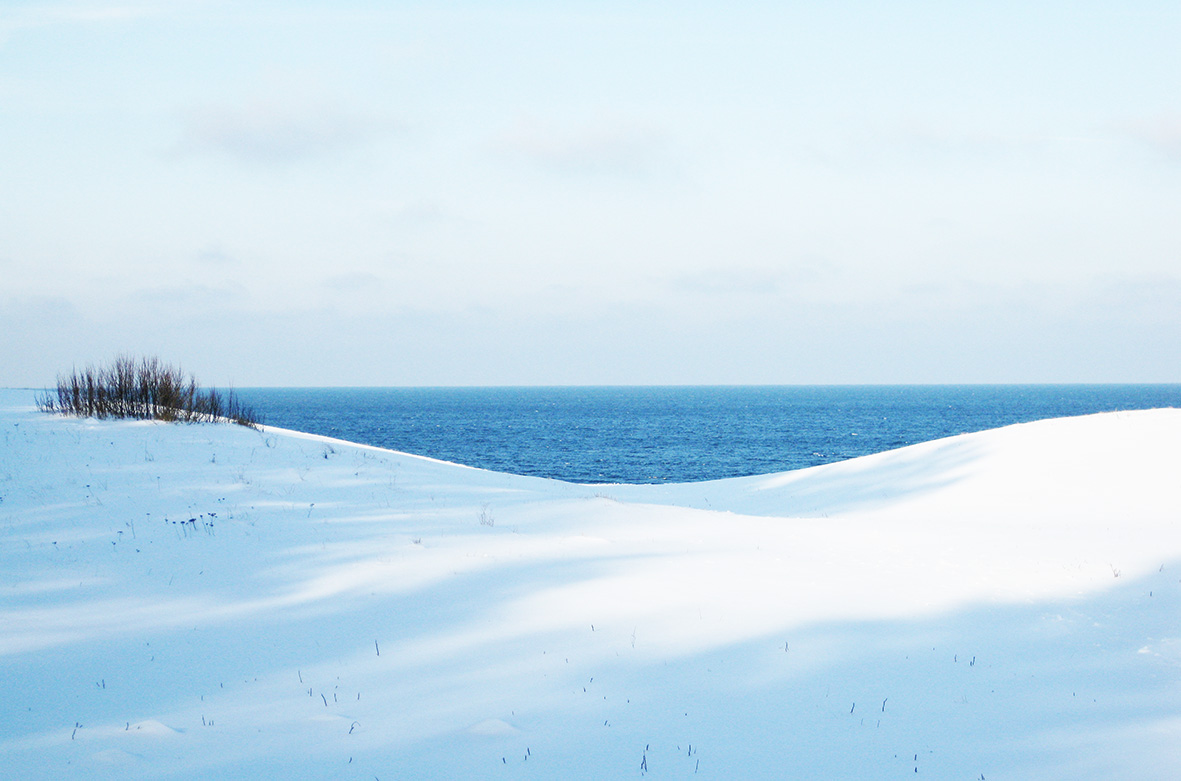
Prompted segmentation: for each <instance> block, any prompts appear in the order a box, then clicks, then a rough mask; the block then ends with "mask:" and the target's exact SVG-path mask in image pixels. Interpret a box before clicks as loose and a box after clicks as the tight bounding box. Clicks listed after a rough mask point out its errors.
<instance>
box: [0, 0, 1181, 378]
mask: <svg viewBox="0 0 1181 781" xmlns="http://www.w3.org/2000/svg"><path fill="white" fill-rule="evenodd" d="M1178 40H1181V5H1179V4H1177V3H1176V2H1136V1H1135V0H1133V1H1132V2H1124V3H1118V4H1117V3H1111V2H1104V3H1097V2H1053V1H1047V2H1034V3H1027V2H1023V3H1016V2H963V3H942V2H906V3H900V2H899V3H888V2H842V1H840V0H838V2H832V3H814V2H751V1H748V0H737V1H736V2H727V3H721V2H694V3H672V2H667V3H666V2H655V1H651V2H644V1H643V0H640V1H639V2H627V3H622V2H611V1H609V0H608V1H604V2H548V3H543V2H524V1H522V2H494V1H492V0H488V1H486V2H435V3H417V2H399V3H378V2H356V1H353V0H345V1H344V2H333V3H328V2H311V1H309V2H274V3H266V2H252V1H251V0H245V1H244V2H217V1H215V0H209V1H205V0H171V1H169V2H164V1H163V0H159V1H157V0H127V1H126V2H118V3H108V2H89V1H87V0H79V1H78V2H69V1H68V0H67V1H63V2H21V1H20V0H0V334H2V336H0V386H34V387H40V386H44V385H47V384H51V383H52V382H53V381H54V378H55V376H56V375H57V373H59V372H62V371H68V370H69V369H70V368H71V367H72V366H75V365H77V366H81V365H83V364H86V363H89V362H101V361H105V360H108V359H110V358H111V357H113V356H114V355H115V354H117V353H130V354H141V353H144V354H155V355H158V356H160V357H161V358H163V359H165V360H167V361H170V362H174V363H178V364H181V365H182V366H183V367H184V368H185V369H186V370H189V371H191V372H193V373H194V374H196V375H197V376H198V377H199V378H200V379H201V380H202V382H204V383H205V384H217V385H236V386H238V387H247V386H281V385H295V386H301V385H320V386H334V385H585V384H609V385H613V384H796V383H974V382H999V383H1008V382H1181V231H1179V230H1178V229H1177V226H1178V225H1181V47H1179V46H1177V41H1178Z"/></svg>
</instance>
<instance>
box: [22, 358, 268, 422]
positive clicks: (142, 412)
mask: <svg viewBox="0 0 1181 781" xmlns="http://www.w3.org/2000/svg"><path fill="white" fill-rule="evenodd" d="M37 406H38V407H39V408H40V409H41V411H42V412H50V413H56V414H59V415H78V416H81V417H90V418H133V419H137V420H167V421H180V422H185V423H210V422H233V423H237V424H239V425H242V426H248V427H250V428H257V427H258V426H259V420H258V418H257V417H256V416H255V414H254V411H253V410H252V409H251V408H249V407H244V406H242V404H241V403H240V402H239V401H238V399H237V397H235V396H234V393H233V391H229V392H226V393H224V394H223V393H221V392H220V391H217V390H212V389H211V390H204V389H202V388H201V386H200V385H198V384H197V380H196V379H194V378H193V377H191V376H189V375H186V374H185V373H184V372H183V371H181V370H180V369H179V368H176V367H174V366H170V365H168V364H166V363H163V362H162V361H161V360H160V359H159V358H156V357H145V358H140V359H138V360H137V359H135V358H131V357H128V356H126V355H120V356H118V357H117V358H115V360H114V362H113V363H111V365H109V366H97V367H96V366H87V367H86V368H85V369H83V370H81V371H79V370H77V369H75V370H74V371H72V372H71V373H70V374H69V375H65V374H59V375H58V377H57V391H56V393H54V392H47V393H46V394H44V395H43V396H41V397H40V398H38V399H37Z"/></svg>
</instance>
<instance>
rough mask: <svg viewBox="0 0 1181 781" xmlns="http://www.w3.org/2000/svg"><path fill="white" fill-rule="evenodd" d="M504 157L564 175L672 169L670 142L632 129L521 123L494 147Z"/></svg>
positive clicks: (649, 131) (622, 125) (625, 126)
mask: <svg viewBox="0 0 1181 781" xmlns="http://www.w3.org/2000/svg"><path fill="white" fill-rule="evenodd" d="M494 145H495V147H496V148H497V149H498V150H500V151H501V152H503V153H505V154H508V155H510V156H515V157H519V158H523V159H526V160H529V161H530V162H532V163H534V164H535V165H537V166H539V167H541V168H544V169H547V170H550V171H553V172H557V173H565V174H571V173H572V174H607V175H614V176H629V177H636V176H644V175H648V174H651V173H653V172H656V171H658V170H660V169H661V168H664V167H666V166H667V165H668V164H669V163H670V160H669V154H668V152H669V140H668V138H667V136H666V135H665V134H664V133H662V132H660V131H658V130H655V129H653V128H646V127H642V126H640V125H636V124H629V123H618V124H608V123H597V124H594V125H583V126H576V127H565V128H562V127H557V126H554V125H551V124H546V123H542V122H536V121H532V120H519V121H518V122H517V123H516V125H515V126H513V127H512V128H511V129H509V130H508V131H506V132H504V133H502V134H501V135H500V137H499V138H498V139H496V141H495V144H494Z"/></svg>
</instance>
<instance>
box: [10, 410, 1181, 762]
mask: <svg viewBox="0 0 1181 781" xmlns="http://www.w3.org/2000/svg"><path fill="white" fill-rule="evenodd" d="M0 432H2V435H3V441H2V443H0V682H2V684H3V688H2V689H0V693H2V696H0V776H3V777H11V778H30V779H31V778H87V779H90V778H99V779H102V778H111V779H124V778H211V777H217V778H242V779H257V778H314V779H351V778H356V779H372V778H377V779H380V780H381V781H387V780H388V779H420V778H490V779H499V778H505V779H510V778H511V779H517V778H539V779H554V778H562V779H582V778H584V779H603V778H640V777H651V778H654V779H655V778H702V779H707V778H713V779H732V778H751V779H758V778H768V779H770V778H775V779H782V778H816V779H840V778H848V779H865V778H914V777H916V773H917V774H918V776H920V777H931V778H941V779H942V778H947V779H952V778H961V779H978V778H981V777H984V778H986V779H998V778H1037V779H1055V778H1061V779H1079V778H1096V779H1099V778H1102V779H1113V778H1128V779H1132V778H1136V779H1142V778H1163V777H1171V776H1173V775H1176V774H1177V773H1178V772H1181V771H1178V768H1181V479H1179V478H1178V475H1181V411H1178V410H1153V411H1146V412H1132V413H1111V414H1105V415H1096V416H1089V417H1084V418H1072V419H1061V420H1051V421H1043V422H1039V423H1031V424H1025V425H1020V426H1012V427H1008V428H1004V429H998V430H995V431H988V432H983V433H979V434H971V435H966V436H961V437H955V438H952V439H947V440H942V441H938V442H930V443H925V444H922V445H916V446H913V447H909V448H905V449H902V450H898V451H893V452H890V453H882V454H879V455H875V456H869V457H866V458H860V459H856V460H852V461H847V462H844V463H839V464H830V465H826V466H821V467H816V468H812V469H807V470H801V471H799V472H792V473H785V474H780V475H767V476H760V477H751V478H740V479H734V480H722V481H714V482H709V483H698V484H685V485H661V486H621V485H609V486H579V485H571V484H567V483H561V482H556V481H549V480H541V479H536V478H525V477H516V476H511V475H503V474H496V473H491V472H486V471H481V470H477V469H471V468H468V467H463V466H458V465H454V464H447V463H443V462H439V461H434V460H430V459H425V458H420V457H415V456H409V455H405V454H400V453H395V452H390V451H385V450H380V449H376V448H372V447H366V446H360V445H354V444H349V443H345V442H340V441H336V440H329V439H325V438H323V437H316V436H311V435H305V434H298V433H295V432H288V431H282V430H277V429H266V430H263V431H260V432H256V431H250V430H247V429H244V428H240V427H233V426H212V425H166V424H157V423H142V422H96V421H93V420H78V419H69V418H57V417H49V416H45V415H41V414H39V413H37V412H35V411H34V410H33V408H32V394H31V393H28V392H24V391H0Z"/></svg>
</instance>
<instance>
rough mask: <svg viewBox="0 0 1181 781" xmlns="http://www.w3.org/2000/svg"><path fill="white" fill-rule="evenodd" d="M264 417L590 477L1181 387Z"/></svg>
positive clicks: (789, 453)
mask: <svg viewBox="0 0 1181 781" xmlns="http://www.w3.org/2000/svg"><path fill="white" fill-rule="evenodd" d="M238 394H239V395H240V396H241V397H242V399H243V400H244V401H245V402H246V403H248V404H250V405H253V407H254V408H255V410H256V411H257V412H258V413H260V414H261V415H262V417H263V418H264V420H265V422H266V423H268V424H271V425H275V426H281V427H283V428H291V429H296V430H299V431H307V432H311V433H316V434H324V435H327V436H332V437H339V438H341V439H347V440H351V441H354V442H363V443H366V444H370V445H378V446H380V447H386V448H392V449H394V450H402V451H405V452H409V453H417V454H420V455H426V456H431V457H433V458H440V459H444V460H447V461H455V462H458V463H462V464H469V465H471V466H478V467H483V468H486V469H493V470H496V471H501V472H512V473H515V474H524V475H538V476H542V477H554V478H559V479H562V480H570V481H575V482H583V483H599V482H623V483H658V482H685V481H693V480H710V479H714V478H722V477H736V476H739V475H751V474H763V473H768V472H780V471H784V470H788V469H799V468H802V467H807V466H814V465H816V464H823V463H828V462H831V461H839V460H842V459H846V458H853V457H855V456H861V455H867V454H869V453H875V452H879V451H882V450H890V449H892V448H897V447H902V446H904V445H909V444H913V443H916V442H924V441H927V440H931V439H938V438H940V437H946V436H951V435H954V434H962V433H966V432H970V431H981V430H984V429H989V428H996V427H998V426H1004V425H1008V424H1010V423H1021V422H1026V421H1031V420H1038V419H1041V418H1052V417H1062V416H1066V415H1083V414H1088V413H1093V412H1105V411H1110V410H1130V409H1147V408H1153V407H1181V385H998V386H985V385H962V386H944V385H939V386H915V385H905V386H739V387H715V386H709V387H558V388H535V387H529V388H247V389H242V390H239V391H238Z"/></svg>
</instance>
